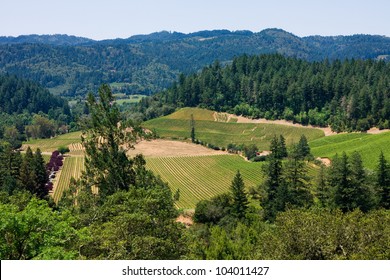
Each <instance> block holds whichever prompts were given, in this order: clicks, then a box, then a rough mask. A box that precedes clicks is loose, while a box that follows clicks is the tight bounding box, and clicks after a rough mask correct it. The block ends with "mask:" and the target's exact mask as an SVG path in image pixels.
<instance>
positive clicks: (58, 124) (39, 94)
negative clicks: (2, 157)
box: [0, 75, 72, 148]
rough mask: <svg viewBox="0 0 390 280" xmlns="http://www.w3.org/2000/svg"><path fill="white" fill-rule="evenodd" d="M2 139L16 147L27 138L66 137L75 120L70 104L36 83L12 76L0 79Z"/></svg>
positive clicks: (0, 128) (0, 126) (0, 127)
mask: <svg viewBox="0 0 390 280" xmlns="http://www.w3.org/2000/svg"><path fill="white" fill-rule="evenodd" d="M0 116H1V119H0V139H4V140H6V141H8V142H10V143H11V144H12V146H13V147H15V148H16V147H18V146H20V145H21V141H23V140H26V138H28V137H32V138H49V137H51V136H54V135H55V134H57V133H65V132H67V131H68V130H69V127H68V125H69V124H70V123H71V121H72V116H71V112H70V108H69V105H68V102H67V101H66V100H64V99H63V98H61V97H58V96H53V95H52V94H51V93H50V92H49V91H48V90H47V89H45V88H43V87H42V86H40V85H38V84H37V83H34V82H31V81H28V80H25V79H20V78H17V77H16V76H12V75H4V76H0Z"/></svg>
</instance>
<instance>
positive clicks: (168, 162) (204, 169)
mask: <svg viewBox="0 0 390 280" xmlns="http://www.w3.org/2000/svg"><path fill="white" fill-rule="evenodd" d="M146 162H147V168H149V169H151V170H152V171H153V172H154V173H155V174H158V175H160V176H161V178H162V179H163V180H164V181H166V182H168V183H169V186H170V188H171V190H172V192H173V193H174V192H176V190H177V189H179V190H180V199H179V201H178V202H177V203H176V205H177V206H178V207H179V208H184V209H193V208H195V205H196V203H197V202H198V201H200V200H202V199H208V198H210V197H212V196H215V195H218V194H221V193H224V192H228V191H229V188H230V185H231V182H232V180H233V177H234V175H235V174H236V172H237V170H240V172H241V174H242V176H243V178H244V182H245V185H246V187H247V188H250V187H254V186H257V185H259V184H260V183H261V182H262V180H263V175H262V172H261V166H262V165H263V163H251V162H247V161H245V160H244V159H243V158H241V157H239V156H236V155H218V156H192V157H161V158H147V159H146Z"/></svg>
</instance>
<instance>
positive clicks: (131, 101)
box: [115, 94, 146, 105]
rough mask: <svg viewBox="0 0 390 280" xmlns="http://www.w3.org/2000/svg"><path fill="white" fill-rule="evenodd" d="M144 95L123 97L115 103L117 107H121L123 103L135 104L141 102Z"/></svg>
mask: <svg viewBox="0 0 390 280" xmlns="http://www.w3.org/2000/svg"><path fill="white" fill-rule="evenodd" d="M145 96H146V95H141V94H134V95H126V96H125V97H121V98H117V99H116V100H115V102H116V103H117V104H118V105H123V104H125V103H127V104H135V103H138V102H140V101H141V99H142V98H143V97H145Z"/></svg>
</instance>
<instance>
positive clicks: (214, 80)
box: [139, 54, 390, 132]
mask: <svg viewBox="0 0 390 280" xmlns="http://www.w3.org/2000/svg"><path fill="white" fill-rule="evenodd" d="M389 71H390V64H388V63H386V62H384V61H372V60H367V61H363V60H344V61H339V60H335V61H333V62H330V61H328V60H324V61H322V62H307V61H304V60H300V59H296V58H287V57H284V56H282V55H276V54H275V55H261V56H247V55H244V56H241V57H238V58H235V59H234V60H233V62H232V63H231V64H229V65H227V66H225V67H222V66H221V64H220V63H218V62H215V63H214V64H212V65H211V66H209V67H206V68H204V69H203V70H202V71H201V72H200V73H198V74H192V75H188V76H184V75H181V76H180V77H179V80H178V82H176V83H174V84H173V86H172V87H171V88H170V89H168V90H166V91H164V92H162V93H160V94H158V95H156V96H154V97H151V99H152V101H149V102H141V103H140V105H139V109H140V110H141V112H144V113H145V116H146V115H147V114H146V110H147V109H149V115H151V114H150V110H151V109H150V108H159V107H161V106H162V105H164V104H168V105H171V106H176V107H195V106H199V107H203V108H208V109H211V110H215V111H224V112H231V113H235V114H237V115H245V116H249V117H252V118H262V117H263V118H266V119H286V120H291V121H294V122H298V123H301V124H304V125H307V124H311V125H318V126H326V125H330V126H331V127H332V129H333V130H334V131H337V132H339V131H355V130H358V131H365V130H367V129H369V128H370V127H372V126H378V127H380V128H389V127H390V124H389V121H388V119H389V117H390V99H389V97H390V92H389V88H390V78H389V76H388V74H387V73H388V72H389ZM153 100H154V102H153ZM157 112H159V111H158V110H157Z"/></svg>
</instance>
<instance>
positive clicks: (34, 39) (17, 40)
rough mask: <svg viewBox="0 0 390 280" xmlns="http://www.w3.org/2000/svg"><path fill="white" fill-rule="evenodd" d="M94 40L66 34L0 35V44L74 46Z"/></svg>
mask: <svg viewBox="0 0 390 280" xmlns="http://www.w3.org/2000/svg"><path fill="white" fill-rule="evenodd" d="M93 42H96V41H95V40H92V39H88V38H84V37H76V36H73V35H66V34H55V35H37V34H31V35H21V36H18V37H12V36H1V37H0V44H47V45H55V46H76V45H83V44H89V43H93Z"/></svg>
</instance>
